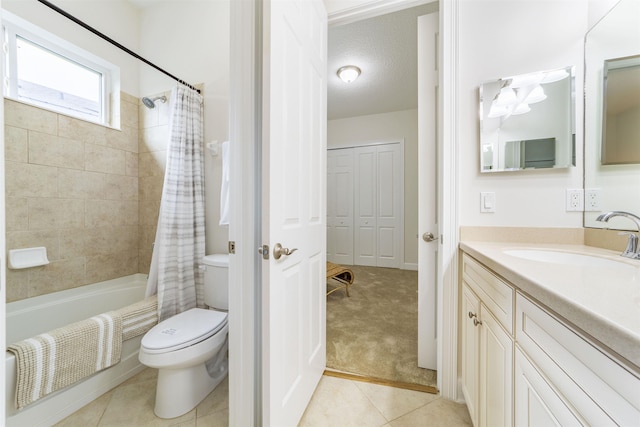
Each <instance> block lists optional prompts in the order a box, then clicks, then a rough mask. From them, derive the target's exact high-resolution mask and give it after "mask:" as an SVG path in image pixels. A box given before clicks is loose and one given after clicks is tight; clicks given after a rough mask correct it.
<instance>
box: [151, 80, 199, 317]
mask: <svg viewBox="0 0 640 427" xmlns="http://www.w3.org/2000/svg"><path fill="white" fill-rule="evenodd" d="M170 105H171V108H172V112H171V120H170V123H169V132H170V136H171V139H170V142H169V147H168V149H167V166H166V172H165V178H164V186H163V189H162V200H161V202H160V214H159V216H158V228H157V230H156V240H155V244H154V247H153V254H152V256H151V268H150V270H149V279H148V281H147V291H146V294H147V296H150V295H154V294H157V295H158V316H159V318H160V319H159V320H164V319H166V318H169V317H171V316H173V315H175V314H178V313H181V312H183V311H185V310H188V309H190V308H194V307H204V271H203V270H202V269H200V268H199V267H200V263H201V261H202V258H203V257H204V251H205V232H204V170H203V153H202V151H203V139H204V135H203V134H204V132H203V107H202V96H201V95H200V94H199V93H198V92H197V91H195V90H193V89H190V88H188V87H185V86H182V85H179V86H178V87H176V88H175V89H174V90H173V91H172V93H171V104H170Z"/></svg>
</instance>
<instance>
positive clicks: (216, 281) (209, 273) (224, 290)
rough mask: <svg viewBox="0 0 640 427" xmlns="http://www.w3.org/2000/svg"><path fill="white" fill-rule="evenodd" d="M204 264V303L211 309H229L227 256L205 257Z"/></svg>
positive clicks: (214, 255)
mask: <svg viewBox="0 0 640 427" xmlns="http://www.w3.org/2000/svg"><path fill="white" fill-rule="evenodd" d="M202 263H203V264H204V303H205V304H207V305H208V306H209V307H211V308H215V309H220V310H228V309H229V254H213V255H207V256H205V257H204V258H203V259H202Z"/></svg>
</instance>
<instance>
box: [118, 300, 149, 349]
mask: <svg viewBox="0 0 640 427" xmlns="http://www.w3.org/2000/svg"><path fill="white" fill-rule="evenodd" d="M116 312H117V313H118V314H119V315H120V316H122V339H123V340H124V341H126V340H128V339H130V338H133V337H137V336H138V335H142V334H144V333H145V332H147V331H148V330H149V329H151V328H152V327H153V326H154V325H156V324H157V323H158V299H157V298H156V296H155V295H153V296H150V297H148V298H145V299H143V300H142V301H139V302H137V303H134V304H131V305H128V306H126V307H124V308H121V309H119V310H116Z"/></svg>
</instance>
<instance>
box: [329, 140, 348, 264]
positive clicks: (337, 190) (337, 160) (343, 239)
mask: <svg viewBox="0 0 640 427" xmlns="http://www.w3.org/2000/svg"><path fill="white" fill-rule="evenodd" d="M327 261H330V262H334V263H337V264H346V265H352V264H353V149H351V148H345V149H338V150H327Z"/></svg>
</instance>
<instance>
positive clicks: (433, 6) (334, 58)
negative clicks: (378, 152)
mask: <svg viewBox="0 0 640 427" xmlns="http://www.w3.org/2000/svg"><path fill="white" fill-rule="evenodd" d="M437 9H438V4H437V3H428V4H425V5H422V6H418V7H414V8H411V9H405V10H402V11H399V12H394V13H390V14H387V15H382V16H378V17H375V18H370V19H366V20H363V21H358V22H355V23H352V24H346V25H340V26H336V27H330V28H329V41H328V61H327V62H328V79H327V118H328V119H329V120H331V119H339V118H345V117H354V116H362V115H366V114H377V113H386V112H390V111H398V110H407V109H411V108H418V95H417V91H418V70H417V67H418V60H417V17H418V16H420V15H426V14H428V13H432V12H434V11H437ZM344 65H356V66H358V67H359V68H360V69H361V70H362V74H361V75H360V77H359V78H358V79H357V80H356V81H354V82H352V83H344V82H343V81H342V80H340V79H339V78H338V76H337V74H336V72H337V71H338V68H340V67H342V66H344Z"/></svg>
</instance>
